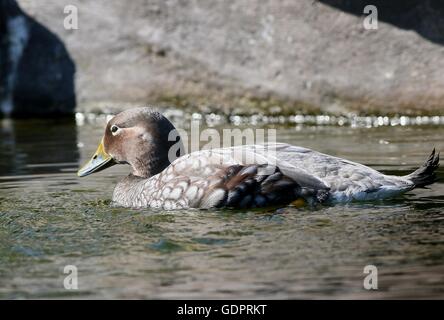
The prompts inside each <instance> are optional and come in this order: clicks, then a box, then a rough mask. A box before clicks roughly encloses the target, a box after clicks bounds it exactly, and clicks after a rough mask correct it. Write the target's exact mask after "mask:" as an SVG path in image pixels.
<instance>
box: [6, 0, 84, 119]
mask: <svg viewBox="0 0 444 320" xmlns="http://www.w3.org/2000/svg"><path fill="white" fill-rule="evenodd" d="M0 61H1V63H0V71H1V73H0V116H1V114H4V115H12V116H15V117H41V116H60V115H67V114H73V112H74V109H75V105H76V98H75V90H74V73H75V65H74V62H73V61H72V59H71V57H70V56H69V53H68V52H67V50H66V48H65V46H64V44H63V42H62V41H61V40H60V39H59V38H58V37H57V36H56V35H55V34H54V33H52V32H50V31H49V30H48V29H47V28H46V27H44V26H43V25H41V24H40V23H38V22H37V21H35V20H34V19H33V18H31V17H29V16H28V15H27V14H25V13H24V12H23V11H22V10H21V9H20V7H19V6H18V5H17V3H16V2H15V1H14V0H1V2H0Z"/></svg>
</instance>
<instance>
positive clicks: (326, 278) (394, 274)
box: [0, 120, 444, 299]
mask: <svg viewBox="0 0 444 320" xmlns="http://www.w3.org/2000/svg"><path fill="white" fill-rule="evenodd" d="M225 126H226V125H225ZM268 126H270V127H271V126H273V128H276V129H277V137H278V140H279V141H283V142H289V143H292V144H295V145H301V146H306V147H310V148H314V149H316V150H319V151H322V152H325V153H330V154H333V155H338V156H342V157H345V158H348V159H351V160H354V161H358V162H362V163H364V164H367V165H371V166H373V167H374V168H376V169H378V170H382V171H384V172H388V173H392V174H399V175H403V174H406V173H407V172H409V171H411V170H413V169H414V168H416V167H417V166H418V165H419V164H421V163H422V162H423V161H424V160H425V158H426V156H427V155H428V154H429V153H430V151H431V149H432V148H433V146H435V147H437V149H438V150H439V149H440V150H444V139H443V137H444V126H442V125H428V126H420V125H416V126H381V127H377V128H362V127H356V128H352V127H349V126H342V127H341V126H329V125H325V126H309V125H301V124H291V125H285V126H284V125H276V124H269V125H268ZM0 128H1V131H0V132H1V139H0V298H3V299H10V298H335V299H336V298H340V299H343V298H413V297H418V298H444V184H443V183H442V182H441V183H437V184H435V185H433V186H432V187H431V189H429V190H415V191H413V192H410V193H409V194H407V195H405V196H403V197H399V198H397V199H394V200H390V201H381V202H374V203H363V204H348V205H341V206H335V207H325V208H319V209H316V210H315V209H309V208H302V209H296V208H283V209H279V210H256V211H185V212H174V213H171V212H159V211H151V210H148V209H145V210H131V209H123V208H118V207H112V206H111V204H110V199H111V194H112V190H113V188H114V185H115V183H116V182H117V181H118V180H119V178H120V177H122V176H123V175H124V174H126V173H127V172H128V168H127V167H125V166H115V167H113V168H110V169H108V170H106V171H104V172H101V173H97V174H94V175H92V176H90V177H87V178H82V179H79V178H77V176H76V175H75V172H76V170H77V168H78V166H79V163H83V162H84V161H85V160H86V159H87V158H88V157H89V156H90V155H91V154H92V153H93V151H94V150H95V148H96V146H97V143H98V141H99V140H100V137H101V135H102V131H103V122H102V121H96V122H92V123H88V122H87V123H84V124H83V121H81V122H79V123H77V124H76V123H75V122H74V121H60V120H48V121H29V120H28V121H24V120H23V121H8V120H3V122H2V123H1V127H0ZM439 176H440V178H441V179H442V180H444V170H443V169H440V171H439ZM369 264H372V265H375V266H377V267H378V276H379V283H378V286H379V288H378V290H375V291H367V290H365V289H364V288H363V280H364V277H365V276H366V275H365V274H363V268H364V266H366V265H369ZM66 265H75V266H76V267H77V268H78V277H79V280H78V281H79V282H78V284H79V290H65V289H64V287H63V279H64V277H65V276H66V274H64V273H63V270H64V267H65V266H66Z"/></svg>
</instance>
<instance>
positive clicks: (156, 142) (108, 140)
mask: <svg viewBox="0 0 444 320" xmlns="http://www.w3.org/2000/svg"><path fill="white" fill-rule="evenodd" d="M181 150H183V145H182V142H181V140H180V137H179V135H178V134H177V132H176V130H175V128H174V126H173V125H172V124H171V122H170V121H169V120H168V119H167V118H165V117H164V116H163V115H162V114H160V113H159V112H156V111H153V110H152V109H150V108H134V109H129V110H126V111H123V112H121V113H119V114H118V115H116V116H115V117H114V118H112V119H111V120H110V121H109V122H108V124H107V125H106V129H105V134H104V136H103V138H102V141H101V142H100V144H99V147H98V148H97V151H96V152H95V153H94V155H93V157H92V158H91V160H90V161H89V162H88V163H87V164H85V166H83V167H82V168H81V169H80V170H79V171H78V173H77V175H78V176H80V177H84V176H87V175H89V174H91V173H94V172H98V171H101V170H103V169H105V168H108V167H110V166H112V165H114V164H119V163H120V164H129V165H130V166H131V167H132V169H133V172H132V173H133V175H136V176H139V177H144V178H147V177H151V176H152V175H155V174H157V173H159V172H161V171H162V170H163V169H165V168H166V167H167V166H168V165H169V164H170V163H171V162H170V161H172V160H174V156H179V154H178V153H179V152H180V151H181ZM176 151H177V152H176ZM172 152H173V153H172ZM172 158H173V159H172Z"/></svg>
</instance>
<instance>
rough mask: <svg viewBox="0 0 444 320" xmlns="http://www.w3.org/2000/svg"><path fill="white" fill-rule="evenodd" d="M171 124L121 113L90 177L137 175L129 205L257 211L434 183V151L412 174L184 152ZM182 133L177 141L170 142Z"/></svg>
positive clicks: (275, 150)
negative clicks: (120, 168)
mask: <svg viewBox="0 0 444 320" xmlns="http://www.w3.org/2000/svg"><path fill="white" fill-rule="evenodd" d="M173 132H175V128H174V126H173V125H172V123H171V122H170V121H169V120H168V119H167V118H166V117H164V116H163V115H162V114H161V113H159V112H156V111H153V110H152V109H150V108H134V109H129V110H126V111H123V112H121V113H119V114H118V115H116V116H115V117H114V118H112V119H111V120H110V121H109V122H108V123H107V125H106V129H105V134H104V136H103V138H102V140H101V142H100V144H99V146H98V148H97V151H96V152H95V153H94V155H93V157H92V158H91V160H90V161H89V162H88V163H87V164H85V166H83V167H82V168H81V169H80V170H79V171H78V176H80V177H84V176H87V175H89V174H91V173H93V172H99V171H101V170H104V169H105V168H108V167H110V166H112V165H115V164H129V165H130V166H131V169H132V172H131V173H130V174H129V175H128V176H127V177H125V178H124V179H123V180H121V181H120V182H119V183H118V184H117V186H116V187H115V189H114V193H113V201H114V202H115V203H117V204H118V205H121V206H125V207H152V208H163V209H166V210H173V209H185V208H221V207H229V208H255V207H256V208H257V207H266V206H276V205H288V204H291V203H299V204H301V203H308V204H311V205H316V204H319V203H320V204H322V203H329V204H331V203H340V202H349V201H355V200H375V199H384V198H388V197H393V196H396V195H399V194H402V193H404V192H406V191H409V190H412V189H414V188H417V187H424V186H426V185H429V184H431V183H433V182H434V181H435V180H436V174H435V170H436V169H437V168H438V165H439V155H438V154H436V155H435V150H433V152H432V154H431V155H430V156H429V158H428V159H427V161H426V162H425V163H424V165H423V166H421V167H420V168H419V169H417V170H416V171H414V172H413V173H411V174H409V175H406V176H393V175H385V174H383V173H381V172H378V171H376V170H374V169H372V168H369V167H367V166H364V165H362V164H359V163H355V162H352V161H348V160H345V159H341V158H338V157H333V156H330V155H326V154H323V153H320V152H316V151H313V150H310V149H307V148H303V147H297V146H292V145H289V144H285V143H275V144H264V145H246V146H237V147H231V148H220V149H209V150H201V151H196V152H193V153H190V154H186V155H180V151H181V150H183V144H182V141H181V140H180V136H177V135H171V133H173ZM172 136H176V139H172V138H171V137H172Z"/></svg>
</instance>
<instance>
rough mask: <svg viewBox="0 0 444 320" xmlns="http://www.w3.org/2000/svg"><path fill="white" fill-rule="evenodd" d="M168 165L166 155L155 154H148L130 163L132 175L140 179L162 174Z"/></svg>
mask: <svg viewBox="0 0 444 320" xmlns="http://www.w3.org/2000/svg"><path fill="white" fill-rule="evenodd" d="M169 165H170V161H169V159H168V155H163V154H161V155H159V154H157V153H156V152H150V153H149V154H146V155H144V156H143V157H138V158H136V159H134V160H133V161H132V163H131V167H132V169H133V172H132V175H133V176H136V177H141V178H150V177H152V176H154V175H156V174H158V173H160V172H162V171H163V170H164V169H165V168H166V167H168V166H169Z"/></svg>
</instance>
